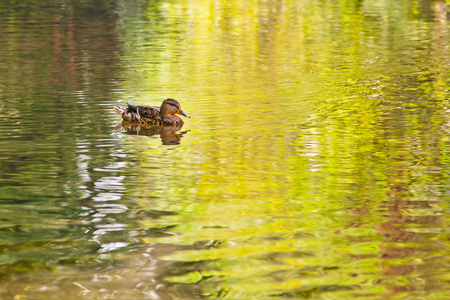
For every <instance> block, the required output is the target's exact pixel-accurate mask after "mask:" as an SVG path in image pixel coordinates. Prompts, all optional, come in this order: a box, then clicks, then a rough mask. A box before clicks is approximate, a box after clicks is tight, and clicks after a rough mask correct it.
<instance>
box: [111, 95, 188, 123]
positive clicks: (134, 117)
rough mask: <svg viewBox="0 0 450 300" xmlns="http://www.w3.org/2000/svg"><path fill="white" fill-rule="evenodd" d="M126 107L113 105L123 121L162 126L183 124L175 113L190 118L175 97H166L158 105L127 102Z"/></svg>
mask: <svg viewBox="0 0 450 300" xmlns="http://www.w3.org/2000/svg"><path fill="white" fill-rule="evenodd" d="M127 105H128V107H127V108H123V107H121V106H118V105H116V106H114V110H115V111H116V113H117V114H118V115H119V116H121V117H122V119H123V120H124V121H127V122H132V123H138V124H145V125H162V126H183V124H184V122H183V120H182V119H181V118H180V117H179V116H176V114H179V115H182V116H185V117H187V118H190V117H191V116H190V115H188V114H187V113H185V112H184V111H183V110H182V109H181V105H180V103H178V101H177V100H175V99H170V98H169V99H166V100H164V101H163V103H162V104H161V107H158V106H149V105H134V104H132V103H130V102H127Z"/></svg>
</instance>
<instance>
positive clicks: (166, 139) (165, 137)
mask: <svg viewBox="0 0 450 300" xmlns="http://www.w3.org/2000/svg"><path fill="white" fill-rule="evenodd" d="M182 127H183V124H178V125H171V126H162V125H143V124H137V123H131V122H127V121H123V122H122V123H120V124H119V125H117V126H116V128H115V129H116V130H125V131H126V133H127V134H133V135H146V136H155V135H158V134H159V135H160V137H161V141H162V144H163V145H179V144H180V141H181V138H182V137H183V136H184V135H185V134H187V133H188V132H189V131H190V130H186V131H180V130H181V128H182Z"/></svg>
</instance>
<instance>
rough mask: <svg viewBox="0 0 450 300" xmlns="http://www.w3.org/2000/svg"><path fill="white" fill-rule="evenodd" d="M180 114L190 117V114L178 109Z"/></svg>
mask: <svg viewBox="0 0 450 300" xmlns="http://www.w3.org/2000/svg"><path fill="white" fill-rule="evenodd" d="M180 115H182V116H185V117H188V118H190V117H191V116H190V115H188V114H187V113H185V112H184V111H182V110H181V109H180Z"/></svg>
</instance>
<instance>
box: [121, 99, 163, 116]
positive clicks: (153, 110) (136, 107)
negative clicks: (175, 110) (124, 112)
mask: <svg viewBox="0 0 450 300" xmlns="http://www.w3.org/2000/svg"><path fill="white" fill-rule="evenodd" d="M127 105H128V110H129V111H130V112H135V113H137V112H139V113H141V112H143V111H150V114H152V113H158V114H159V107H158V106H150V105H135V104H133V103H131V102H127Z"/></svg>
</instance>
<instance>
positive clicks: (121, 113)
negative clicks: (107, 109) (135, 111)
mask: <svg viewBox="0 0 450 300" xmlns="http://www.w3.org/2000/svg"><path fill="white" fill-rule="evenodd" d="M114 110H115V111H116V113H117V114H118V115H119V116H121V117H122V119H124V120H125V121H130V120H131V118H130V114H129V113H126V111H127V110H126V109H125V108H123V107H121V106H118V105H116V106H114Z"/></svg>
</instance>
